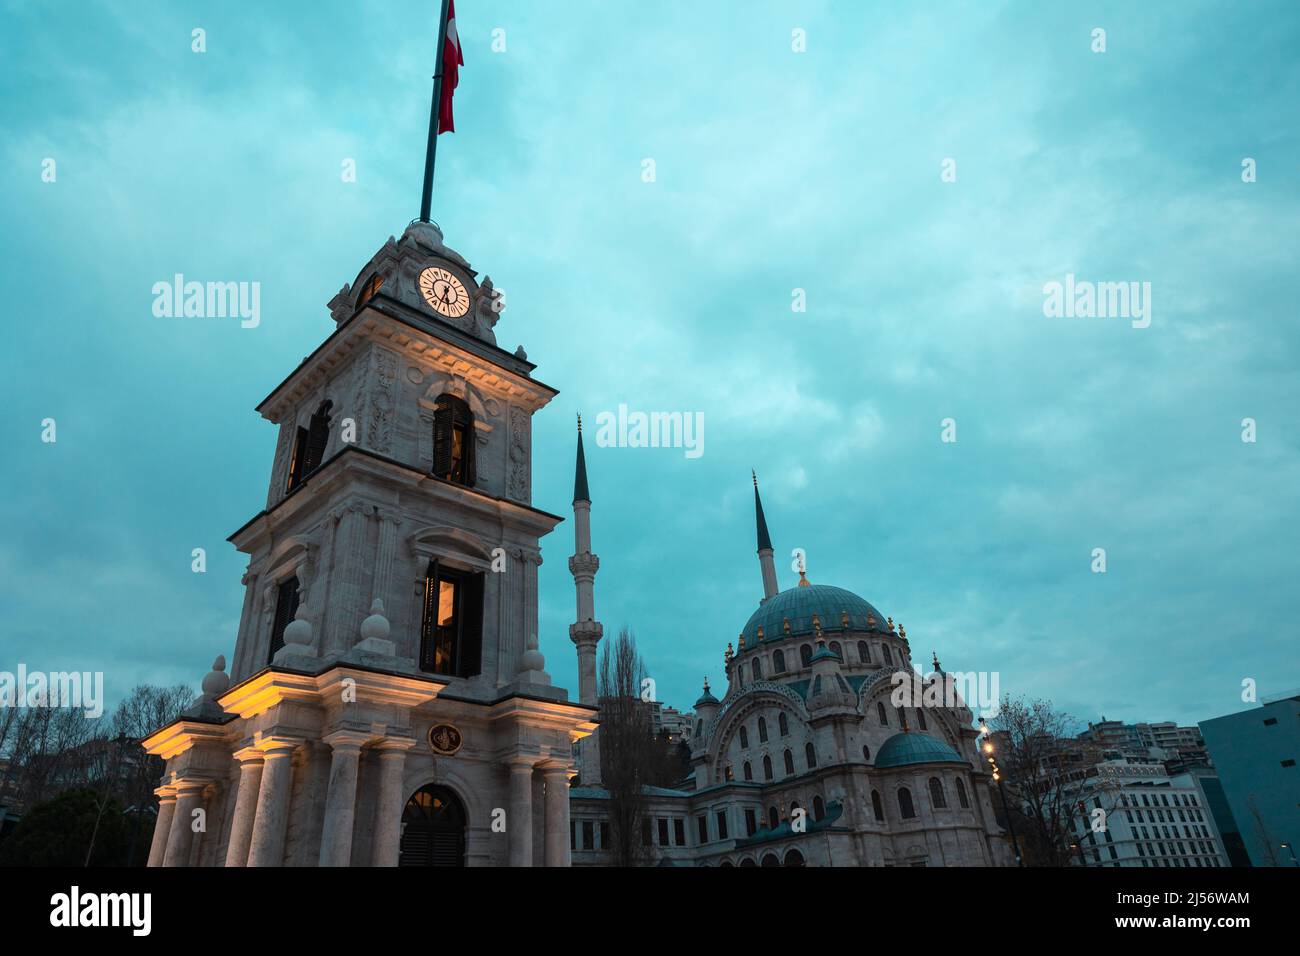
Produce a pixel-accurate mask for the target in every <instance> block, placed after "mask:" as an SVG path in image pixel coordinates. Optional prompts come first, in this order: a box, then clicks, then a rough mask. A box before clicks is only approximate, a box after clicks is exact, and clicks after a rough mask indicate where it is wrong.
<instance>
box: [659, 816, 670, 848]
mask: <svg viewBox="0 0 1300 956" xmlns="http://www.w3.org/2000/svg"><path fill="white" fill-rule="evenodd" d="M659 845H660V846H667V845H668V821H667V820H666V819H664V818H663V817H660V818H659Z"/></svg>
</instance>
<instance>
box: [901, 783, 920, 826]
mask: <svg viewBox="0 0 1300 956" xmlns="http://www.w3.org/2000/svg"><path fill="white" fill-rule="evenodd" d="M898 813H899V815H900V816H902V818H903V819H904V820H911V819H912V818H913V817H915V816H916V810H915V808H913V806H912V791H911V790H908V789H907V788H906V787H900V788H899V789H898Z"/></svg>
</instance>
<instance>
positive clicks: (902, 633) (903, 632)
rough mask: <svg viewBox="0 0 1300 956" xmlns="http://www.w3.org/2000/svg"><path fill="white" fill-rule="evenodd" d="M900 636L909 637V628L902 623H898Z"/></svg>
mask: <svg viewBox="0 0 1300 956" xmlns="http://www.w3.org/2000/svg"><path fill="white" fill-rule="evenodd" d="M898 636H899V637H907V628H905V627H903V625H902V624H900V625H898Z"/></svg>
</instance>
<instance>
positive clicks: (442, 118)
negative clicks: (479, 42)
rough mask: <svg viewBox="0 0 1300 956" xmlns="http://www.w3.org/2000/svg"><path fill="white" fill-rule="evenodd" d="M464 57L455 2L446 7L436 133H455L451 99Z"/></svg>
mask: <svg viewBox="0 0 1300 956" xmlns="http://www.w3.org/2000/svg"><path fill="white" fill-rule="evenodd" d="M464 65H465V57H464V56H462V55H461V52H460V34H458V33H457V32H456V0H451V2H450V3H449V4H448V5H447V40H446V42H445V43H444V44H443V45H442V97H441V100H442V101H441V102H440V103H439V104H438V132H439V133H440V134H441V133H454V132H456V123H455V121H454V120H453V119H452V116H451V98H452V96H453V95H454V94H455V92H456V81H457V80H458V79H459V77H460V68H461V67H462V66H464Z"/></svg>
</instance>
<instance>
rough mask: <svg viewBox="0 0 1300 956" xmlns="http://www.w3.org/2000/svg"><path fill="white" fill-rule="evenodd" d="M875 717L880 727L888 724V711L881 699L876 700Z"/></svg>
mask: <svg viewBox="0 0 1300 956" xmlns="http://www.w3.org/2000/svg"><path fill="white" fill-rule="evenodd" d="M876 717H877V718H879V720H880V726H881V727H888V726H889V713H888V712H887V711H886V710H885V702H884V701H883V700H878V701H876Z"/></svg>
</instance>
